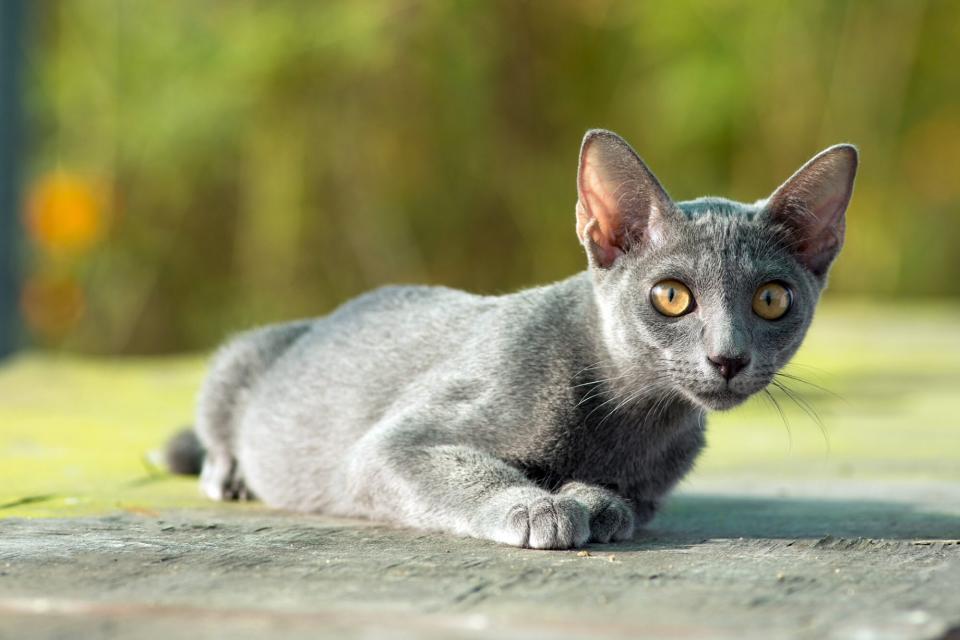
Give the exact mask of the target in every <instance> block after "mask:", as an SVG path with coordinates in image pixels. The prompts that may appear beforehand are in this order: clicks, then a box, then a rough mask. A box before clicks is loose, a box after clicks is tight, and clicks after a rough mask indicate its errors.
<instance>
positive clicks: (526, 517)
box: [479, 490, 590, 549]
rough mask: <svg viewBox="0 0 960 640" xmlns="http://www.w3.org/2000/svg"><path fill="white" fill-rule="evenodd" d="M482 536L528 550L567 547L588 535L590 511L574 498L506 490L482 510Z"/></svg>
mask: <svg viewBox="0 0 960 640" xmlns="http://www.w3.org/2000/svg"><path fill="white" fill-rule="evenodd" d="M479 520H480V528H481V532H480V534H481V536H482V537H484V538H488V539H490V540H494V541H495V542H501V543H504V544H509V545H513V546H515V547H529V548H531V549H570V548H572V547H579V546H581V545H582V544H584V543H585V542H586V541H587V539H588V538H589V537H590V513H589V512H588V511H587V508H586V507H585V506H584V505H582V504H580V502H578V501H577V500H576V499H575V498H572V497H569V496H554V495H550V494H548V493H546V492H543V491H539V490H534V491H523V492H515V491H511V490H508V491H505V492H503V493H501V494H500V495H498V496H496V497H494V498H493V499H492V500H490V502H489V503H488V504H486V505H485V506H484V508H483V509H481V513H480V517H479Z"/></svg>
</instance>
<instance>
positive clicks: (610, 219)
mask: <svg viewBox="0 0 960 640" xmlns="http://www.w3.org/2000/svg"><path fill="white" fill-rule="evenodd" d="M577 195H578V198H579V199H578V201H577V237H579V238H580V242H582V243H583V245H584V247H586V249H587V255H588V257H589V259H590V263H591V264H593V265H596V266H598V267H600V268H602V269H606V268H609V267H610V266H611V265H613V263H614V262H615V261H616V259H617V258H619V257H620V256H621V255H623V254H624V253H626V252H627V251H630V250H631V249H635V248H640V247H643V246H649V245H651V244H656V242H657V241H658V240H659V237H660V236H661V235H662V234H661V233H660V230H659V229H658V226H662V221H663V217H664V216H665V215H667V214H668V213H669V212H672V211H673V210H674V204H673V202H672V201H671V200H670V197H669V196H668V195H667V192H666V191H664V189H663V187H662V186H661V185H660V182H659V181H658V180H657V178H656V176H654V175H653V172H651V171H650V169H648V168H647V165H645V164H644V163H643V160H641V159H640V156H638V155H637V153H636V152H635V151H634V150H633V149H631V148H630V145H629V144H627V142H626V141H625V140H624V139H623V138H621V137H620V136H618V135H617V134H615V133H613V132H611V131H604V130H603V129H593V130H591V131H588V132H587V135H586V136H584V138H583V145H582V146H581V147H580V169H579V171H578V172H577Z"/></svg>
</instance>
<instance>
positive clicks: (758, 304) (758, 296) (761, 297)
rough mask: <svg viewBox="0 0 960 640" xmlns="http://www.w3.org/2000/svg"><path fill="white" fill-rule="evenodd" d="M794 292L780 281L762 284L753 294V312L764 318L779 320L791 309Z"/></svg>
mask: <svg viewBox="0 0 960 640" xmlns="http://www.w3.org/2000/svg"><path fill="white" fill-rule="evenodd" d="M792 304H793V293H791V292H790V289H787V288H786V287H785V286H783V285H782V284H780V283H778V282H768V283H767V284H763V285H760V288H759V289H757V292H756V293H755V294H753V312H754V313H756V314H757V315H758V316H760V317H761V318H763V319H764V320H778V319H779V318H782V317H783V314H785V313H786V312H787V311H789V310H790V305H792Z"/></svg>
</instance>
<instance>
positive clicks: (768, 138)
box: [25, 0, 960, 353]
mask: <svg viewBox="0 0 960 640" xmlns="http://www.w3.org/2000/svg"><path fill="white" fill-rule="evenodd" d="M31 7H32V8H33V12H34V15H33V18H34V20H33V24H32V33H31V35H32V39H31V42H32V44H31V51H30V68H29V69H28V73H29V82H28V96H27V101H28V115H29V116H30V126H31V130H32V140H33V149H32V156H31V158H30V164H29V167H28V175H29V176H31V177H32V182H31V183H30V185H28V193H29V194H30V195H28V198H27V202H28V206H27V207H26V209H27V211H26V213H25V215H26V216H27V221H28V224H27V226H28V228H30V229H31V230H32V233H31V238H32V239H33V243H34V247H35V250H34V251H33V254H32V256H33V257H32V263H31V265H30V266H29V269H30V270H31V272H32V274H33V275H32V276H30V277H31V278H32V280H31V282H33V281H36V282H39V283H40V285H42V284H43V283H44V282H47V283H53V284H52V285H50V287H53V288H52V289H50V290H53V291H54V292H55V291H59V290H60V289H56V287H60V288H62V289H63V290H65V291H67V290H69V291H73V292H74V293H72V294H71V295H74V296H77V295H78V294H77V292H78V291H79V292H80V299H78V300H76V301H75V302H74V303H72V306H70V305H68V307H69V308H67V309H66V310H64V309H63V308H62V307H64V305H63V304H62V303H61V302H58V300H57V295H56V294H55V293H54V294H49V295H47V296H46V297H44V296H43V295H40V294H35V295H34V298H33V299H34V302H32V303H30V304H33V305H34V308H33V309H32V310H30V309H28V311H29V313H28V314H27V315H28V320H30V322H31V324H32V325H33V327H34V329H35V331H36V332H37V334H38V335H39V336H40V339H41V340H47V341H49V342H57V343H59V344H62V345H63V346H65V347H67V348H71V349H79V350H87V351H99V352H141V353H143V352H158V351H170V350H177V349H185V348H197V347H206V346H210V345H212V344H214V343H216V342H217V341H218V340H219V339H220V338H221V337H222V336H223V334H224V333H225V332H226V331H229V330H232V329H237V328H241V327H245V326H247V325H250V324H253V323H258V322H263V321H268V320H276V319H281V318H290V317H294V316H301V315H312V314H317V313H322V312H325V311H327V310H329V309H331V308H332V307H333V306H335V305H336V304H338V303H340V302H342V301H343V300H345V299H347V298H348V297H350V296H353V295H355V294H356V293H358V292H360V291H362V290H364V289H368V288H370V287H373V286H376V285H379V284H383V283H388V282H428V283H443V284H447V285H451V286H455V287H463V288H468V289H472V290H476V291H482V292H500V291H506V290H510V289H513V288H516V287H520V286H524V285H530V284H534V283H540V282H544V281H549V280H553V279H559V278H562V277H565V276H566V275H568V274H571V273H573V272H575V271H577V270H579V269H581V268H583V266H584V259H583V256H582V254H581V251H580V249H579V247H578V246H577V244H576V241H575V238H574V230H573V229H574V224H573V219H574V216H573V203H574V199H575V187H574V174H575V170H576V169H575V168H576V154H577V149H578V145H579V141H580V137H581V136H582V134H583V132H584V130H585V129H587V128H589V127H596V126H603V127H607V128H611V129H614V130H616V131H618V132H619V133H621V134H622V135H624V136H625V137H626V138H627V139H628V140H630V141H631V142H632V143H633V144H634V145H635V146H636V147H637V149H638V150H639V151H640V153H641V154H642V155H643V156H644V158H645V159H646V160H647V161H648V162H649V163H650V164H651V166H652V167H653V169H654V171H656V172H657V174H658V175H659V176H660V177H661V179H662V180H663V182H664V184H665V185H666V186H667V188H668V190H669V191H670V193H671V194H672V195H673V196H674V197H676V198H678V199H686V198H691V197H695V196H698V195H702V194H705V193H714V194H723V195H728V196H730V197H734V198H738V199H744V200H753V199H756V198H760V197H764V196H765V195H767V194H768V193H769V192H770V191H772V189H773V188H774V187H775V186H777V185H778V184H780V183H781V182H782V181H783V180H784V179H785V178H786V177H787V176H789V175H790V174H791V173H792V171H793V170H795V169H796V168H797V167H798V166H799V165H800V164H801V163H802V162H803V161H805V160H806V159H807V158H808V157H809V156H811V155H812V154H813V153H815V152H816V151H818V150H819V149H821V148H823V147H825V146H827V145H829V144H832V143H835V142H839V141H852V142H855V143H856V144H858V145H859V146H860V148H861V150H862V154H863V164H862V173H861V176H860V179H859V183H858V187H857V193H856V195H855V197H854V202H853V205H852V207H851V210H850V221H849V232H848V237H849V239H848V245H847V247H846V249H845V252H844V254H843V256H842V257H841V260H840V262H839V264H838V265H837V267H836V269H835V271H834V276H833V282H832V292H831V294H832V295H835V296H836V295H840V294H851V293H857V294H860V293H863V294H873V295H881V296H887V295H894V294H895V295H905V296H920V295H934V294H950V295H956V294H958V293H960V260H958V259H957V258H956V256H955V252H956V250H957V248H958V247H960V215H958V209H960V180H958V179H957V174H956V172H957V167H958V166H960V102H958V100H960V82H958V76H957V73H956V68H955V64H954V63H955V61H956V60H957V59H960V3H958V2H950V1H929V2H928V1H920V0H918V1H914V2H898V1H889V2H838V1H833V0H819V1H809V2H759V1H758V2H731V1H710V2H707V1H704V2H691V1H679V2H673V3H655V2H646V3H641V2H614V1H608V0H590V1H586V0H565V1H559V0H558V1H551V2H547V1H545V0H544V1H541V2H518V1H513V0H501V1H490V2H480V1H475V2H468V1H454V0H450V1H440V2H414V1H409V0H407V1H404V0H391V1H385V0H384V1H380V0H365V1H363V2H351V1H346V0H327V1H325V2H297V1H276V0H274V1H271V2H266V1H262V2H254V1H249V0H248V1H240V0H237V1H233V2H229V3H228V2H214V1H212V0H189V1H187V0H176V1H174V0H170V1H167V2H129V1H123V0H60V1H53V0H51V1H49V2H44V3H31ZM58 180H59V183H58V182H57V181H58ZM57 184H59V185H60V186H59V188H60V191H59V192H56V193H59V194H60V195H59V196H55V197H53V199H52V200H51V199H50V198H51V196H50V195H49V192H50V190H51V189H54V191H55V190H56V188H58V187H56V185H57ZM79 184H86V186H85V187H83V186H77V185H79ZM31 185H32V186H31ZM51 185H53V186H51ZM64 185H66V186H67V187H69V188H66V189H65V187H64ZM70 185H73V186H72V187H71V186H70ZM44 190H47V192H48V193H47V198H48V200H47V202H48V203H49V202H53V203H54V205H53V206H52V208H51V207H49V206H48V210H47V211H46V213H43V212H42V211H41V210H42V208H43V207H42V206H41V205H37V204H36V203H37V202H42V201H43V197H44ZM84 194H86V195H84ZM57 198H59V199H57ZM31 203H32V204H31ZM58 207H59V208H58ZM38 211H41V213H38ZM51 211H52V213H51ZM64 211H66V212H67V213H64ZM44 216H45V217H44ZM76 216H86V221H85V222H83V221H81V222H80V223H77V222H76V221H75V220H73V218H74V217H76ZM41 219H42V220H46V221H47V222H51V221H53V222H51V224H52V226H51V225H50V224H48V225H47V227H43V228H45V229H46V232H37V231H36V230H37V229H39V228H41V227H42V225H40V226H38V223H37V221H38V220H41ZM58 220H59V221H60V222H59V223H57V221H58ZM71 220H73V221H71ZM57 224H62V225H66V226H68V227H69V229H68V230H66V231H64V230H62V229H59V228H58V227H57ZM65 247H66V248H68V249H70V250H64V248H65ZM40 285H37V286H32V288H31V286H28V287H26V290H27V291H28V292H29V291H31V290H32V291H36V290H38V287H40ZM71 287H72V288H71ZM40 288H41V289H42V287H40ZM48 288H49V287H48ZM47 299H50V302H49V303H47V302H44V300H47ZM37 300H39V302H36V301H37ZM45 305H49V308H50V313H51V314H53V315H55V316H56V317H55V318H54V319H53V320H52V321H51V320H50V319H49V318H46V319H45V316H44V314H45V313H46V310H47V308H48V307H47V306H45ZM58 305H59V307H58ZM25 306H26V307H29V304H27V303H26V302H25ZM71 313H72V314H73V315H70V314H71ZM31 314H32V315H31ZM57 314H59V315H57ZM63 317H67V318H73V320H71V321H70V322H63V321H60V319H61V318H63Z"/></svg>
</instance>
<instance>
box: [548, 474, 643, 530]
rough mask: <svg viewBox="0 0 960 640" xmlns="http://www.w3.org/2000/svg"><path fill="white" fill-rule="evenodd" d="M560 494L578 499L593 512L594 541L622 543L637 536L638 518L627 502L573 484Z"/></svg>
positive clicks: (600, 489)
mask: <svg viewBox="0 0 960 640" xmlns="http://www.w3.org/2000/svg"><path fill="white" fill-rule="evenodd" d="M560 493H561V494H562V495H569V496H571V497H573V498H576V499H577V500H578V501H580V502H581V503H582V504H584V505H585V506H586V507H587V510H588V511H589V513H590V542H611V541H613V542H620V541H622V540H629V539H630V538H632V537H633V532H634V530H635V529H636V525H637V523H636V515H635V512H634V510H633V509H632V508H631V507H630V505H629V504H628V503H627V501H626V500H624V499H623V498H621V497H620V496H618V495H617V494H615V493H614V492H612V491H610V490H608V489H604V488H603V487H598V486H595V485H591V484H586V483H582V482H570V483H568V484H567V485H565V486H564V487H563V488H562V489H561V490H560Z"/></svg>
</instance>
